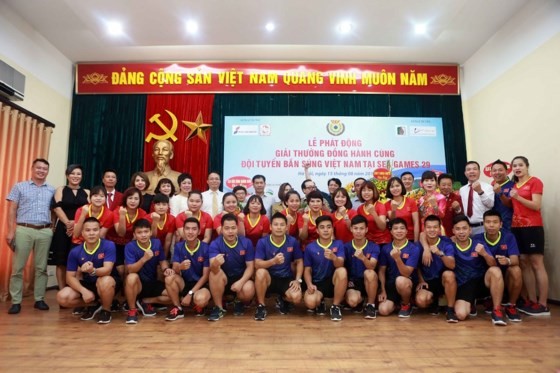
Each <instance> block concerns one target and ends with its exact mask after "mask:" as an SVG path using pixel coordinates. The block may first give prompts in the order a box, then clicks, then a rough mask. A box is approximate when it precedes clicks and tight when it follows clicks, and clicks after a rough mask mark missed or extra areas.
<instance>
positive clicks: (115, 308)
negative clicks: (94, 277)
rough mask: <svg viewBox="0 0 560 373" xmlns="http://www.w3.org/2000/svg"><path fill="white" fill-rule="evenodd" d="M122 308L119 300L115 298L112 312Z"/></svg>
mask: <svg viewBox="0 0 560 373" xmlns="http://www.w3.org/2000/svg"><path fill="white" fill-rule="evenodd" d="M120 310H121V305H120V304H119V301H118V300H116V299H113V302H112V303H111V312H118V311H120Z"/></svg>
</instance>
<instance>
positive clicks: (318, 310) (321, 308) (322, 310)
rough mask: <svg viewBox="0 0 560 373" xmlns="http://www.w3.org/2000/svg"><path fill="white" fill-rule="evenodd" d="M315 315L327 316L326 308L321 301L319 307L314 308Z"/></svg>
mask: <svg viewBox="0 0 560 373" xmlns="http://www.w3.org/2000/svg"><path fill="white" fill-rule="evenodd" d="M315 314H316V315H318V316H324V315H326V314H327V306H326V305H325V301H324V300H322V301H321V303H320V304H319V307H317V308H315Z"/></svg>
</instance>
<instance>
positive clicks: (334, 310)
mask: <svg viewBox="0 0 560 373" xmlns="http://www.w3.org/2000/svg"><path fill="white" fill-rule="evenodd" d="M330 313H331V321H340V320H342V311H341V310H340V306H336V305H334V304H333V305H332V306H331V312H330Z"/></svg>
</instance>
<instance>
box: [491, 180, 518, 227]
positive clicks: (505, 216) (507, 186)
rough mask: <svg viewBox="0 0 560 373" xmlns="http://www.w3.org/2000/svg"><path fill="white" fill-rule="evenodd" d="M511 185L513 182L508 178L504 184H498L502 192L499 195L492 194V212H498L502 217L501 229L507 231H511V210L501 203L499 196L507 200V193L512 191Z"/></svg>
mask: <svg viewBox="0 0 560 373" xmlns="http://www.w3.org/2000/svg"><path fill="white" fill-rule="evenodd" d="M513 185H514V182H513V181H512V180H510V179H509V178H508V180H507V181H506V182H505V183H503V184H500V186H501V187H502V192H501V193H499V194H498V193H496V194H494V210H496V211H498V212H499V213H500V215H501V216H502V223H503V225H502V227H503V229H505V230H507V231H510V230H511V219H512V217H513V208H512V207H507V206H506V205H504V204H503V203H502V200H501V199H500V196H501V195H505V196H506V197H508V198H509V193H510V192H511V190H512V189H513Z"/></svg>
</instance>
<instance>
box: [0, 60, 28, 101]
mask: <svg viewBox="0 0 560 373" xmlns="http://www.w3.org/2000/svg"><path fill="white" fill-rule="evenodd" d="M24 92H25V75H23V74H22V73H20V72H19V71H17V70H16V69H14V68H13V67H11V66H10V65H8V64H7V63H5V62H4V61H1V60H0V95H2V96H6V97H8V98H9V99H10V100H12V101H22V100H23V97H24Z"/></svg>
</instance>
